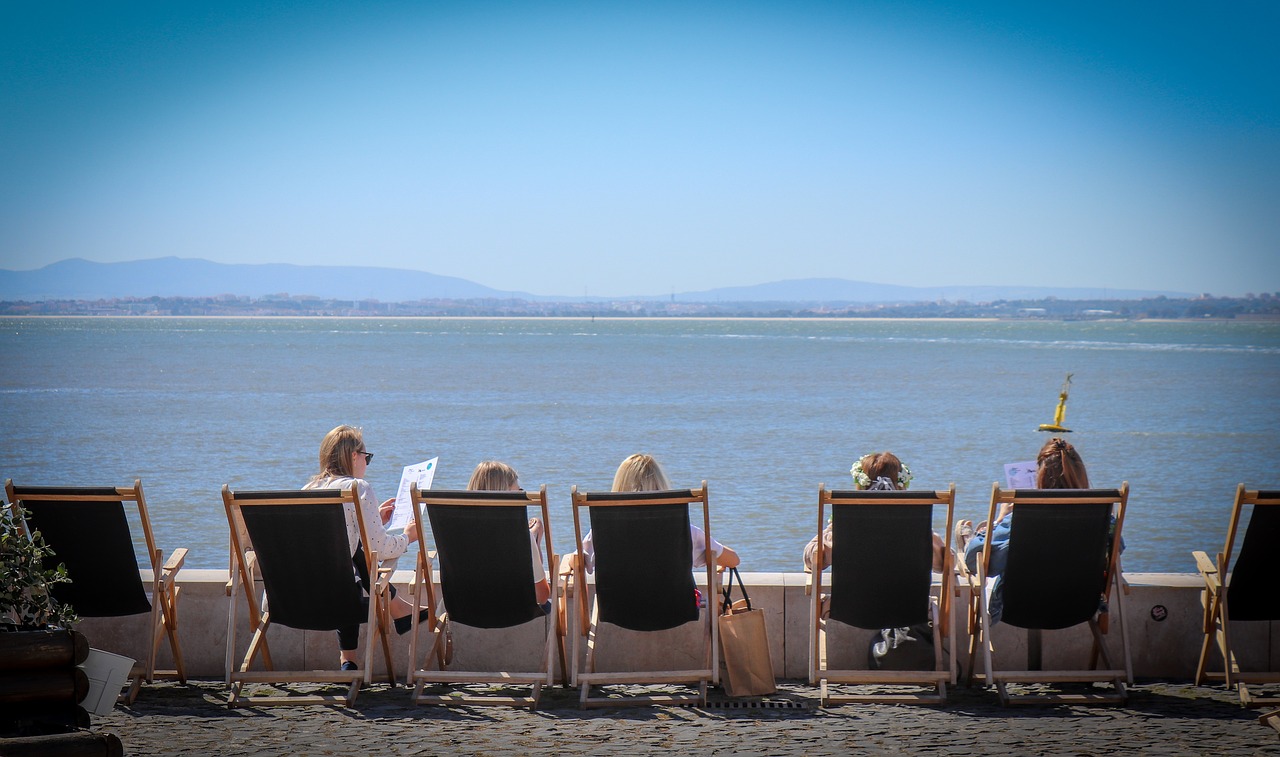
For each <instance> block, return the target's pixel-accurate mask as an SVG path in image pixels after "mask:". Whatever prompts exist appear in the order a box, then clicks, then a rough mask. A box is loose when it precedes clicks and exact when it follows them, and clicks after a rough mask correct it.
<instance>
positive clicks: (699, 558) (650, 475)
mask: <svg viewBox="0 0 1280 757" xmlns="http://www.w3.org/2000/svg"><path fill="white" fill-rule="evenodd" d="M669 489H671V482H670V481H668V480H667V474H666V473H664V472H663V471H662V466H660V465H658V461H657V460H654V459H653V456H652V455H632V456H630V457H628V458H627V459H626V460H623V461H622V464H621V465H619V466H618V471H617V472H616V473H615V474H614V475H613V491H615V492H658V491H666V490H669ZM689 537H690V541H691V542H692V543H693V567H694V568H701V567H703V566H705V565H706V564H707V559H706V552H707V535H706V533H704V532H703V530H702V529H701V528H698V527H697V526H695V525H693V524H692V523H690V524H689ZM582 552H583V555H584V556H585V558H586V567H587V572H588V573H590V572H593V571H594V570H595V545H594V543H593V542H592V540H591V532H590V531H588V532H587V535H586V536H585V537H583V539H582ZM711 553H712V554H713V555H714V556H715V564H716V565H719V566H720V567H722V568H736V567H737V566H738V563H740V562H741V560H740V559H739V557H738V553H737V552H735V551H734V550H732V549H730V548H729V547H726V546H725V545H723V544H721V543H720V542H718V541H716V540H715V539H712V540H711Z"/></svg>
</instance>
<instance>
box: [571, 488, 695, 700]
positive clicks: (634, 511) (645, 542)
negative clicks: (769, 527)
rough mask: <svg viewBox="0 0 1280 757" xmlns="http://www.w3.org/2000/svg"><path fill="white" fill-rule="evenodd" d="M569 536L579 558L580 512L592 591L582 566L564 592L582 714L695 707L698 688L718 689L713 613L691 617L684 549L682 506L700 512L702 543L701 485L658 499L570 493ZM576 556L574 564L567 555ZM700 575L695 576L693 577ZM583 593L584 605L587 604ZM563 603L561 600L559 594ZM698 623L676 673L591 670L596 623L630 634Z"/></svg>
mask: <svg viewBox="0 0 1280 757" xmlns="http://www.w3.org/2000/svg"><path fill="white" fill-rule="evenodd" d="M571 496H572V499H573V528H574V534H575V537H576V539H577V542H576V543H577V553H578V555H581V554H582V553H583V552H582V541H583V537H584V536H585V534H586V531H585V530H584V529H583V520H584V518H583V515H584V514H585V512H584V511H589V514H590V522H589V524H588V525H589V528H590V531H591V539H592V542H593V544H594V553H595V571H594V578H595V582H594V587H595V591H594V592H590V591H589V586H588V580H587V571H586V565H585V564H584V563H583V561H582V560H581V559H575V560H574V561H573V563H572V572H571V574H570V576H569V577H568V580H569V584H568V587H567V590H568V591H570V592H572V594H573V597H574V599H575V600H576V602H577V620H578V622H577V623H575V624H574V626H575V632H574V634H573V651H572V652H571V654H570V659H571V660H572V665H571V669H572V673H571V677H572V680H573V684H574V685H576V686H578V687H579V688H580V699H579V702H580V704H581V706H582V707H584V708H585V707H602V706H603V707H608V706H623V705H652V704H664V705H670V704H676V705H699V706H704V705H705V704H706V701H707V685H708V684H709V683H712V684H715V683H719V649H718V643H717V641H718V637H717V631H716V624H715V622H714V620H715V618H714V615H715V613H714V612H708V611H707V609H706V608H702V609H701V610H699V607H698V602H697V599H696V596H697V593H696V590H697V589H698V584H697V582H695V580H694V576H693V546H692V537H691V535H690V533H689V506H690V505H695V506H697V507H698V509H700V510H701V511H702V512H701V518H700V520H701V527H702V530H703V531H704V532H705V533H706V535H707V544H708V545H710V544H711V513H710V508H709V506H708V501H707V482H705V481H703V482H702V486H701V487H700V488H698V489H693V490H689V489H684V490H673V491H658V492H580V491H578V487H576V486H575V487H573V491H572V495H571ZM575 557H576V556H575ZM706 562H707V565H706V568H705V575H700V578H702V588H701V592H702V597H703V598H704V600H705V599H706V598H708V597H715V596H717V587H716V572H715V556H714V555H713V554H712V551H711V548H710V546H708V548H707V554H706ZM701 573H702V571H700V574H701ZM589 595H591V597H593V598H589ZM566 596H567V594H566ZM692 622H697V623H699V624H700V625H701V628H700V629H699V648H698V649H694V650H690V652H691V654H689V655H688V656H687V659H694V660H697V661H698V664H697V666H696V667H692V668H685V669H681V670H635V669H632V670H625V671H611V672H597V670H596V661H597V644H598V641H599V636H600V626H601V624H605V623H608V624H612V625H615V626H619V627H621V628H624V629H629V630H631V631H639V632H656V631H665V630H668V629H673V628H676V627H678V626H682V625H684V624H686V623H692ZM582 643H585V645H586V660H585V664H584V666H583V667H584V669H583V670H579V669H578V660H579V659H580V655H581V650H580V649H579V646H580V644H582ZM666 684H672V685H675V684H680V685H687V686H696V687H697V689H698V691H697V694H679V693H675V694H648V695H636V696H621V695H620V696H592V695H591V694H592V687H595V686H615V685H617V686H621V685H637V686H648V685H666Z"/></svg>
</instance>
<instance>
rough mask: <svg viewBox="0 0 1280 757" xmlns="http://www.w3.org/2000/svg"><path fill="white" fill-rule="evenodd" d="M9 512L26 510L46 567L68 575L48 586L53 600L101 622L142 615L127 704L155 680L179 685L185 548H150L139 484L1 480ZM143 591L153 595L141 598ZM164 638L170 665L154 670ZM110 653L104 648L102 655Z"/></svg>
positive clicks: (181, 676)
mask: <svg viewBox="0 0 1280 757" xmlns="http://www.w3.org/2000/svg"><path fill="white" fill-rule="evenodd" d="M5 490H6V494H7V496H8V499H9V503H10V507H11V508H16V507H18V506H21V507H22V508H24V509H25V510H26V511H27V521H26V523H27V527H29V528H32V529H34V530H37V531H39V532H40V533H41V535H42V536H43V537H44V541H45V543H46V544H47V545H48V546H49V547H50V548H51V549H52V550H53V553H54V557H53V559H52V565H50V566H48V567H54V566H56V565H57V564H58V563H62V564H64V565H65V566H66V568H67V574H68V576H69V577H70V578H71V581H70V582H69V583H59V584H55V585H54V587H53V590H52V592H53V596H54V598H55V599H57V600H58V601H60V602H64V603H66V604H69V605H71V607H72V609H74V610H75V612H76V614H77V615H79V616H80V617H82V618H107V617H121V616H130V615H141V614H144V613H149V614H150V616H151V618H150V644H149V646H148V648H147V651H146V654H145V659H142V660H139V662H138V664H137V665H136V666H135V667H134V670H133V671H131V672H130V678H131V680H132V683H131V686H130V688H129V690H128V693H127V694H125V695H124V696H123V697H122V698H123V700H124V701H125V702H133V701H134V699H135V698H136V697H137V695H138V692H139V690H140V687H141V683H142V681H143V680H144V679H145V680H146V681H147V682H148V683H149V682H151V681H153V680H154V679H155V678H156V677H163V678H176V679H178V680H180V681H184V682H185V681H186V672H185V669H184V666H183V661H182V646H181V644H180V642H179V638H178V612H177V610H178V597H179V594H180V591H179V587H178V584H177V575H178V571H180V570H181V569H182V565H183V563H184V562H185V561H186V555H187V550H186V549H185V548H183V549H177V550H174V552H173V553H172V554H171V555H170V556H169V559H168V560H164V559H163V553H162V552H161V551H160V550H159V549H158V548H157V547H156V542H155V536H154V535H153V534H152V530H151V519H150V517H149V515H148V512H147V503H146V497H145V495H144V494H143V492H142V481H141V480H135V481H134V482H133V486H121V487H111V486H95V487H88V486H16V485H14V483H13V481H12V480H9V481H6V483H5ZM126 503H129V504H131V505H133V506H134V507H136V509H137V515H138V521H139V525H140V527H141V529H142V536H143V541H144V543H145V544H146V550H147V555H146V557H145V558H144V559H142V560H139V558H138V556H137V554H136V553H135V548H134V542H133V532H132V529H131V528H130V526H129V520H128V516H127V514H126V509H125V504H126ZM139 564H142V565H146V566H147V567H148V568H150V570H151V575H152V580H151V583H150V584H149V585H148V584H146V583H144V582H143V580H142V576H141V573H140V571H139ZM148 591H149V592H150V594H151V597H152V598H148ZM165 640H167V641H168V644H169V650H170V653H171V656H172V658H173V663H174V667H173V669H170V670H156V655H157V652H158V651H159V648H160V645H161V643H162V641H165ZM108 651H110V650H108Z"/></svg>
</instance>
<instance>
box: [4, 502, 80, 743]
mask: <svg viewBox="0 0 1280 757" xmlns="http://www.w3.org/2000/svg"><path fill="white" fill-rule="evenodd" d="M25 516H26V513H25V511H23V510H22V509H21V508H20V507H12V508H9V509H8V510H6V511H4V512H3V513H0V692H3V696H0V699H3V702H4V706H2V707H0V711H2V712H3V714H0V735H4V734H6V733H9V734H15V733H17V734H23V735H25V734H28V733H31V732H47V731H49V730H50V729H58V728H60V727H75V726H77V725H80V724H81V723H82V722H83V723H84V724H85V725H87V722H86V721H87V717H85V716H84V715H83V710H80V709H79V707H78V706H77V703H78V702H79V701H80V699H82V698H83V696H84V692H85V690H87V686H88V680H87V678H85V676H84V673H83V671H78V670H77V669H76V665H77V664H78V663H80V662H83V661H84V660H85V658H86V657H87V656H88V654H89V644H88V642H87V641H86V640H85V638H84V636H83V635H81V634H79V633H76V632H75V631H73V630H71V628H70V626H71V624H72V623H74V622H76V621H77V620H78V618H77V617H76V615H75V612H74V611H73V610H72V608H71V607H70V606H69V605H66V604H63V603H61V602H59V601H58V600H57V599H56V598H54V596H53V595H52V593H51V591H50V590H51V588H52V587H53V586H54V585H55V584H58V583H63V582H66V581H70V580H71V579H70V578H69V577H68V576H67V570H66V567H65V566H63V565H58V566H57V567H56V568H49V567H46V563H47V559H46V558H50V557H52V556H53V551H52V550H51V549H50V548H49V547H48V545H47V544H45V542H44V539H42V538H41V537H40V532H39V531H34V532H31V533H30V534H28V533H27V532H26V531H25V530H24V529H23V527H22V524H23V523H24V520H23V519H24V518H25ZM77 710H79V712H78V713H77Z"/></svg>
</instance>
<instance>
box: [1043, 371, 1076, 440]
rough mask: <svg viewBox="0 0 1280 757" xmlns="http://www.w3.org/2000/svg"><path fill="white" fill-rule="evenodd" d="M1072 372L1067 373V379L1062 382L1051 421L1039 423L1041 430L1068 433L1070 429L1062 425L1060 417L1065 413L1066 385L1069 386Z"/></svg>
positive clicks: (1063, 416)
mask: <svg viewBox="0 0 1280 757" xmlns="http://www.w3.org/2000/svg"><path fill="white" fill-rule="evenodd" d="M1071 376H1072V374H1070V373H1068V374H1067V380H1066V381H1064V382H1062V392H1061V393H1060V394H1059V395H1058V407H1057V409H1055V410H1054V411H1053V423H1041V424H1040V430H1041V431H1052V432H1054V433H1059V434H1069V433H1071V429H1069V428H1065V427H1063V425H1062V419H1063V418H1065V417H1066V415H1067V387H1069V386H1071Z"/></svg>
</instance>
